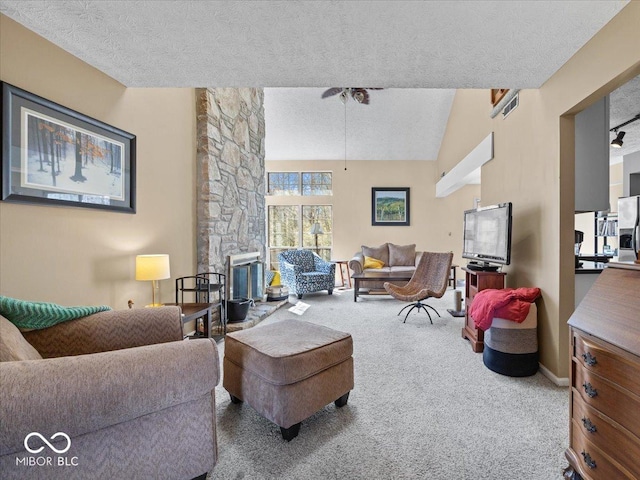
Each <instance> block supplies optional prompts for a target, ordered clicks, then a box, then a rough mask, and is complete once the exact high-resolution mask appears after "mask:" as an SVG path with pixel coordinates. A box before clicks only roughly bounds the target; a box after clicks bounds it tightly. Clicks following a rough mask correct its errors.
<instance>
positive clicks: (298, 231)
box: [268, 205, 333, 270]
mask: <svg viewBox="0 0 640 480" xmlns="http://www.w3.org/2000/svg"><path fill="white" fill-rule="evenodd" d="M316 222H317V223H319V224H320V226H321V227H322V230H323V232H324V233H323V234H321V235H318V236H317V239H318V246H317V248H316V236H315V235H312V234H311V233H309V232H310V231H311V226H312V225H313V224H314V223H316ZM332 224H333V219H332V209H331V205H269V209H268V230H269V260H270V264H271V265H270V268H271V269H272V270H277V269H278V254H279V253H280V252H283V251H285V250H293V249H296V248H307V249H309V250H313V251H314V252H316V253H317V254H318V255H320V257H322V258H324V259H325V260H331V246H332V235H331V229H332V228H331V227H332Z"/></svg>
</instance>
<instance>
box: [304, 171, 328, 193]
mask: <svg viewBox="0 0 640 480" xmlns="http://www.w3.org/2000/svg"><path fill="white" fill-rule="evenodd" d="M331 194H332V192H331V173H329V172H305V173H303V174H302V195H331Z"/></svg>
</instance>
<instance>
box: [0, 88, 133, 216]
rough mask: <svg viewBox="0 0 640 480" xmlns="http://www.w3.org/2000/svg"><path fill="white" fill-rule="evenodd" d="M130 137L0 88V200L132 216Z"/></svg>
mask: <svg viewBox="0 0 640 480" xmlns="http://www.w3.org/2000/svg"><path fill="white" fill-rule="evenodd" d="M135 157H136V137H135V136H134V135H132V134H130V133H127V132H125V131H123V130H120V129H118V128H116V127H113V126H111V125H107V124H106V123H103V122H100V121H98V120H96V119H94V118H91V117H88V116H86V115H83V114H82V113H79V112H76V111H74V110H71V109H70V108H67V107H64V106H62V105H59V104H57V103H54V102H52V101H50V100H46V99H44V98H42V97H39V96H37V95H34V94H32V93H29V92H27V91H25V90H22V89H20V88H18V87H15V86H13V85H10V84H8V83H5V82H3V83H2V200H4V201H8V202H21V203H40V204H49V205H66V206H75V207H89V208H97V209H106V210H114V211H118V212H125V213H135V180H136V162H135Z"/></svg>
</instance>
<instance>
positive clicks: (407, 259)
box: [349, 243, 422, 290]
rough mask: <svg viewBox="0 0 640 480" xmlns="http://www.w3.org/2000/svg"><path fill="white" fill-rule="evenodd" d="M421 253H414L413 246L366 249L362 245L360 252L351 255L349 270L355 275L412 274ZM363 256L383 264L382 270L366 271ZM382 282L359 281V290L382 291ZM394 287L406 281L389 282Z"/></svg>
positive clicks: (385, 245) (392, 245)
mask: <svg viewBox="0 0 640 480" xmlns="http://www.w3.org/2000/svg"><path fill="white" fill-rule="evenodd" d="M421 255H422V252H420V251H416V246H415V244H411V245H395V244H393V243H384V244H382V245H380V246H379V247H368V246H366V245H362V247H361V250H360V251H359V252H356V253H355V254H354V255H353V258H352V259H351V260H349V268H350V269H351V271H352V272H353V273H354V274H355V273H362V272H366V271H367V270H371V271H376V272H397V271H408V272H414V271H415V269H416V266H417V265H418V262H419V261H420V257H421ZM365 256H367V257H371V258H375V259H377V260H381V261H382V262H384V265H383V266H382V268H377V269H367V268H365V267H364V264H365ZM384 283H385V282H384V281H361V282H360V285H361V288H368V289H370V290H384V287H383V285H384ZM390 283H393V284H394V285H405V284H406V283H407V282H406V281H397V282H390Z"/></svg>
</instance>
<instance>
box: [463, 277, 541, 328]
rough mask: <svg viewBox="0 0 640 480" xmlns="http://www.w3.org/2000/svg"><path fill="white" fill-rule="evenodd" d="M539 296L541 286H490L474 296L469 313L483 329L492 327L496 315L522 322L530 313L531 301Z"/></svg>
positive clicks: (477, 326)
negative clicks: (498, 288) (502, 287)
mask: <svg viewBox="0 0 640 480" xmlns="http://www.w3.org/2000/svg"><path fill="white" fill-rule="evenodd" d="M539 296H540V289H539V288H504V289H502V290H494V289H492V288H488V289H485V290H481V291H479V292H478V293H477V294H476V296H475V297H473V302H472V303H471V308H470V309H469V315H471V317H472V318H473V322H474V323H475V325H476V328H478V329H480V330H483V331H484V330H488V329H489V328H490V327H491V322H493V319H494V318H496V317H497V318H506V319H507V320H513V321H514V322H518V323H522V322H524V320H525V318H527V315H528V314H529V307H530V306H531V303H532V302H534V301H535V300H536V298H538V297H539Z"/></svg>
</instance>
